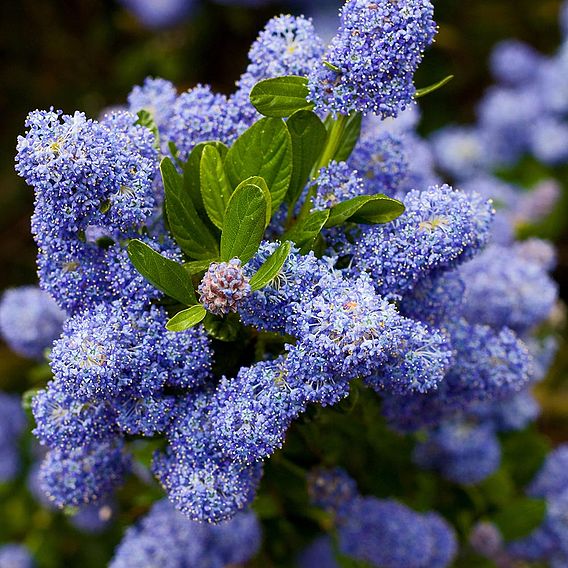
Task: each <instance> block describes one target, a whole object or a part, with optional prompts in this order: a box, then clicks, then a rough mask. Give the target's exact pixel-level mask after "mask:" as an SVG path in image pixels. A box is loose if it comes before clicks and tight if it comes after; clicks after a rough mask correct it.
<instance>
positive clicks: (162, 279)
mask: <svg viewBox="0 0 568 568" xmlns="http://www.w3.org/2000/svg"><path fill="white" fill-rule="evenodd" d="M128 256H129V258H130V261H131V262H132V264H133V265H134V267H135V268H136V270H138V272H140V274H142V276H144V278H146V280H148V282H150V284H152V286H154V287H156V288H158V290H161V291H162V292H164V294H167V295H168V296H171V297H172V298H175V299H176V300H178V301H179V302H181V303H182V304H185V305H186V306H191V305H193V304H197V299H196V297H195V290H194V289H193V284H192V283H191V278H190V276H189V274H188V273H187V271H186V270H185V269H184V267H183V266H182V265H181V264H178V263H177V262H175V261H173V260H170V259H169V258H166V257H164V256H162V255H161V254H160V253H158V252H156V251H155V250H154V249H153V248H152V247H149V246H148V245H147V244H146V243H143V242H142V241H139V240H137V239H133V240H131V241H130V242H129V243H128Z"/></svg>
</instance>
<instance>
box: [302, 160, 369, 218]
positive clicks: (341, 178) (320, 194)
mask: <svg viewBox="0 0 568 568" xmlns="http://www.w3.org/2000/svg"><path fill="white" fill-rule="evenodd" d="M358 174H359V172H357V171H356V170H354V169H353V168H351V167H350V166H348V165H347V164H346V163H345V162H336V161H332V162H330V164H329V165H328V166H326V167H325V168H322V169H321V170H320V171H319V173H318V176H317V178H315V180H314V181H313V182H311V184H310V185H309V187H315V191H316V192H315V195H314V197H313V198H312V210H315V211H323V210H325V209H331V208H332V207H333V206H334V205H337V204H338V203H341V202H342V201H348V200H349V199H353V198H354V197H359V196H360V195H365V194H366V193H367V190H366V187H365V184H364V183H363V180H362V179H361V178H360V177H359V175H358Z"/></svg>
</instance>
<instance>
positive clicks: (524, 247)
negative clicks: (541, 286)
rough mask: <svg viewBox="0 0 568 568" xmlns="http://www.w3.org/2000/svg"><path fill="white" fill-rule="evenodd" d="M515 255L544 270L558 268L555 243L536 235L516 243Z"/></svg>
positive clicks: (514, 247)
mask: <svg viewBox="0 0 568 568" xmlns="http://www.w3.org/2000/svg"><path fill="white" fill-rule="evenodd" d="M513 250H514V251H515V255H517V256H518V257H519V258H522V259H523V260H526V261H527V262H530V263H531V264H537V265H538V266H540V267H541V268H542V269H543V270H546V271H547V272H552V271H553V270H554V269H555V268H556V262H557V255H556V249H555V248H554V245H553V244H552V243H550V242H549V241H544V240H542V239H537V238H535V237H533V238H530V239H527V240H526V241H520V242H517V243H515V244H514V246H513Z"/></svg>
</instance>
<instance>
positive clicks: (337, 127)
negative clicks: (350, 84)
mask: <svg viewBox="0 0 568 568" xmlns="http://www.w3.org/2000/svg"><path fill="white" fill-rule="evenodd" d="M348 121H349V116H348V115H346V114H340V115H339V116H338V117H337V119H336V120H334V121H333V122H332V123H331V126H330V129H329V134H328V136H327V141H326V143H325V147H324V149H323V152H322V155H321V157H320V159H319V161H318V162H317V163H316V166H314V169H313V170H312V178H315V177H316V176H317V173H318V172H319V171H320V169H321V168H325V167H326V166H328V165H329V162H331V160H333V157H334V156H335V154H336V153H337V150H338V148H339V144H340V142H341V139H342V138H343V133H344V132H345V128H346V126H347V123H348Z"/></svg>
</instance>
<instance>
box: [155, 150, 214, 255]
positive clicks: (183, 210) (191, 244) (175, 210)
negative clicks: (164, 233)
mask: <svg viewBox="0 0 568 568" xmlns="http://www.w3.org/2000/svg"><path fill="white" fill-rule="evenodd" d="M160 170H161V172H162V179H163V182H164V189H165V193H166V213H167V217H168V222H169V226H170V229H171V231H172V233H173V236H174V238H175V240H176V242H177V243H178V245H179V246H180V247H181V248H182V250H183V251H184V252H185V253H186V254H187V255H188V256H189V257H191V258H195V259H198V260H201V259H206V258H211V257H213V256H219V246H218V244H217V239H216V238H215V237H214V236H213V234H212V233H211V231H210V230H209V229H208V227H207V225H205V223H203V221H202V220H201V219H200V218H199V215H198V213H197V210H196V209H195V206H194V203H193V201H192V199H191V197H190V195H189V193H188V192H187V191H186V190H185V188H184V184H183V179H182V176H181V175H180V174H179V173H178V171H177V170H176V168H175V166H174V165H173V163H172V161H171V160H170V159H169V158H164V159H163V160H162V163H161V164H160Z"/></svg>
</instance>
